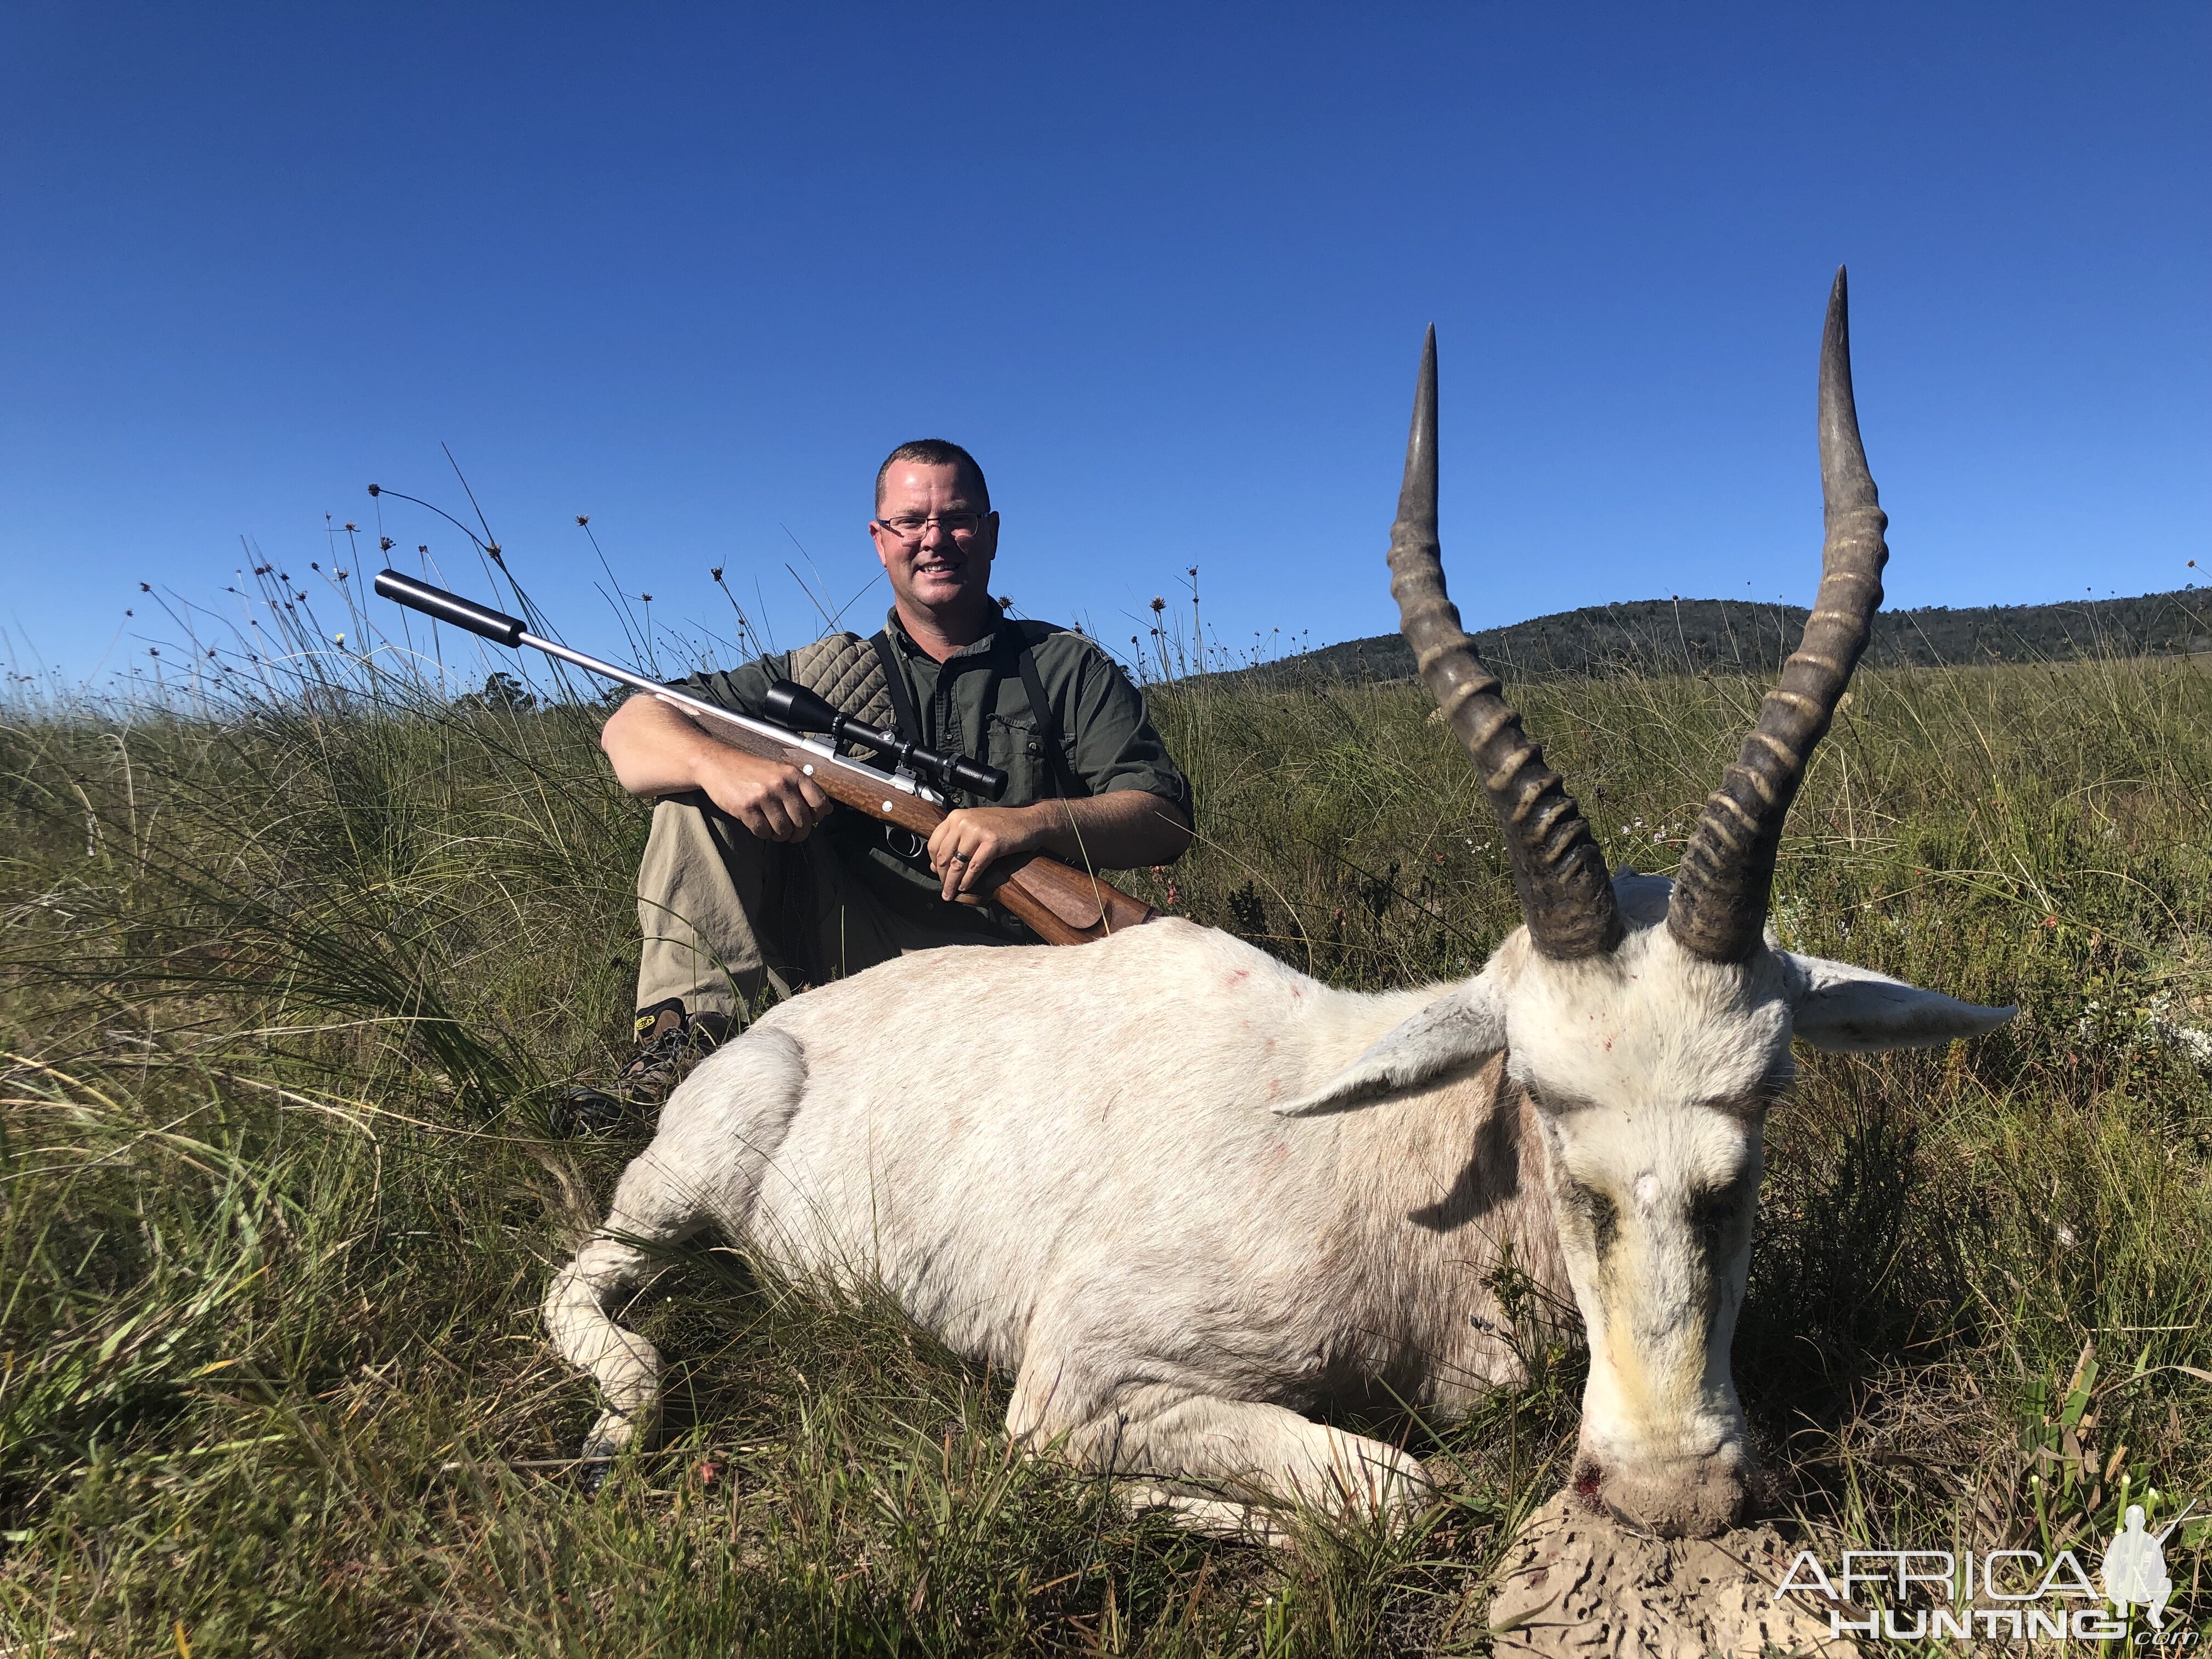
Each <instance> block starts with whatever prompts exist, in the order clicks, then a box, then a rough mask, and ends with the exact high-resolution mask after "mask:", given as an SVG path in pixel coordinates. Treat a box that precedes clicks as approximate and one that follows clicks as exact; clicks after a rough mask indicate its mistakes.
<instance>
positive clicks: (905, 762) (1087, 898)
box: [376, 570, 1158, 945]
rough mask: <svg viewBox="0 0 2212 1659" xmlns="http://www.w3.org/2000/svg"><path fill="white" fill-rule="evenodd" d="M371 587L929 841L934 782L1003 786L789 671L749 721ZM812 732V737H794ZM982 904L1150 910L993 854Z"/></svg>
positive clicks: (548, 644)
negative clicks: (680, 718)
mask: <svg viewBox="0 0 2212 1659" xmlns="http://www.w3.org/2000/svg"><path fill="white" fill-rule="evenodd" d="M376 591H377V592H379V593H380V594H382V595H383V596H384V597H385V598H386V599H393V600H396V601H398V603H399V604H401V605H405V606H406V607H407V608H408V609H409V610H410V611H421V612H422V614H423V615H424V616H426V617H433V618H435V620H437V621H439V622H443V623H452V624H453V626H454V627H456V628H465V629H467V630H468V631H469V632H470V633H471V634H476V635H481V636H482V637H483V638H484V639H487V640H489V641H492V642H493V643H495V644H496V645H504V646H507V647H511V648H512V647H520V646H528V647H531V649H532V650H533V651H542V652H544V653H545V654H546V655H547V656H549V657H556V658H558V659H560V660H561V661H562V662H565V663H571V664H574V665H575V666H576V667H578V668H580V669H582V670H584V671H586V673H591V674H596V675H598V676H599V678H602V679H609V680H612V681H614V682H615V683H616V684H620V685H627V686H629V687H630V688H631V689H632V690H638V691H642V692H644V693H645V694H646V695H647V696H652V697H657V698H659V700H660V701H661V702H665V703H666V704H668V705H669V707H671V708H678V709H681V710H682V711H683V712H684V714H689V715H690V716H691V717H692V718H693V719H695V720H707V721H710V722H712V723H713V729H714V735H715V736H716V737H718V738H720V739H721V740H722V741H723V742H725V743H727V744H730V745H731V746H732V747H733V748H737V749H742V750H744V751H745V752H746V753H747V754H749V755H756V756H758V757H760V758H761V759H763V760H770V761H777V762H780V763H782V764H784V765H786V766H795V767H797V768H798V769H799V770H800V771H801V772H803V773H804V774H805V775H807V776H808V777H810V778H811V779H813V780H814V782H815V785H816V787H817V788H819V789H820V790H821V791H822V793H823V794H825V795H827V796H829V799H832V800H834V801H836V802H837V803H838V804H839V805H842V806H849V807H851V808H852V809H853V810H854V811H857V812H865V813H866V814H867V816H868V817H872V818H880V819H881V820H882V821H883V822H884V823H892V824H896V825H897V826H898V827H899V828H900V829H904V830H906V831H908V833H909V834H912V835H915V836H920V837H921V838H922V839H923V840H925V841H927V839H928V838H929V835H930V832H931V831H932V830H933V829H936V828H937V826H938V825H939V824H940V823H943V822H944V821H945V816H946V813H947V811H948V809H947V807H946V805H945V795H944V793H941V792H943V791H945V790H948V789H964V790H967V791H969V793H974V794H978V795H981V796H983V797H984V798H985V799H989V800H996V799H999V797H1000V796H1001V795H1003V794H1005V793H1006V774H1005V773H1004V772H1001V771H1000V770H999V769H997V768H996V767H992V766H983V765H980V764H978V763H976V762H975V761H971V760H969V759H968V758H967V757H964V756H960V755H940V754H938V753H936V752H934V751H933V750H927V749H923V748H921V747H919V746H917V745H916V744H910V743H908V742H906V741H905V740H903V739H902V738H900V737H899V736H898V735H897V734H896V732H884V731H878V729H877V728H876V727H874V726H864V725H862V724H861V723H860V721H858V720H854V719H852V718H850V717H849V716H848V715H846V714H843V713H842V712H840V711H839V710H838V709H837V708H835V707H833V706H832V705H831V704H830V703H829V702H828V701H827V700H826V699H824V698H823V697H821V696H817V695H816V694H815V693H814V692H812V691H810V690H807V689H806V688H805V686H803V685H798V684H793V682H792V681H790V680H779V681H778V682H776V684H775V685H773V686H771V687H770V688H769V693H768V698H767V702H768V707H769V711H770V713H772V714H774V715H775V717H776V720H780V721H782V722H784V723H783V724H781V725H779V724H777V723H776V720H757V719H755V718H754V717H752V716H751V715H750V714H734V713H732V711H731V710H729V709H726V708H717V707H716V706H715V705H714V704H713V703H711V702H706V701H705V700H704V699H702V698H699V697H694V696H687V695H686V694H685V693H684V692H681V691H672V690H669V688H668V687H666V686H665V685H662V684H659V682H657V681H654V680H649V679H647V678H644V676H642V675H640V674H633V673H631V672H630V671H629V670H628V669H624V668H617V667H616V666H615V665H613V664H612V663H608V662H601V661H600V660H599V659H598V658H596V657H587V656H586V655H585V654H584V653H582V652H580V651H572V650H570V649H569V648H568V647H567V646H565V645H562V644H561V643H559V642H558V641H554V640H548V639H541V638H539V637H538V635H535V634H532V632H530V631H529V629H527V628H526V627H525V626H524V625H523V623H521V622H520V621H519V620H518V619H516V618H515V617H509V616H506V615H503V614H502V613H501V612H499V611H494V610H491V609H490V608H489V607H488V606H485V605H478V604H477V603H476V602H475V601H474V600H472V599H463V598H462V597H461V596H460V595H459V594H458V593H448V592H447V591H446V590H445V589H444V588H442V587H433V586H430V585H429V583H428V582H421V581H417V580H415V579H414V578H413V577H412V576H404V575H402V574H400V573H399V572H398V571H397V570H386V571H381V572H380V573H379V574H378V575H377V578H376ZM802 734H818V735H802ZM841 742H842V743H848V744H854V745H855V746H857V747H860V748H863V749H866V750H871V751H872V752H873V753H874V754H876V755H878V756H879V757H882V758H883V759H884V760H885V761H887V762H888V763H889V769H885V768H883V767H876V766H871V765H869V764H868V763H866V762H865V761H860V760H855V759H854V758H853V757H850V756H847V755H841V754H839V753H838V752H837V748H836V745H837V744H839V743H841ZM983 883H984V886H985V889H986V890H987V893H988V894H989V896H990V898H991V901H992V902H994V903H995V904H997V905H999V906H1000V908H1003V909H1004V910H1006V912H1007V913H1008V914H1009V915H1012V916H1014V917H1016V918H1017V919H1018V920H1019V921H1022V922H1023V923H1024V924H1025V925H1026V926H1027V927H1029V929H1030V932H1031V933H1035V934H1036V936H1037V937H1038V938H1039V939H1042V940H1043V941H1044V942H1045V943H1046V944H1048V945H1085V944H1088V943H1089V942H1090V941H1091V940H1092V939H1103V938H1104V937H1106V935H1108V934H1109V933H1115V932H1117V931H1119V930H1120V929H1121V928H1124V927H1135V926H1137V925H1138V924H1139V923H1140V922H1146V921H1151V920H1152V918H1153V917H1154V916H1155V915H1158V912H1157V911H1155V910H1154V909H1153V908H1152V907H1151V906H1150V905H1148V904H1146V902H1144V901H1143V900H1142V899H1138V898H1132V897H1131V896H1129V895H1128V894H1127V893H1124V892H1122V891H1121V890H1120V889H1118V888H1115V887H1110V886H1109V885H1108V884H1106V883H1105V882H1103V881H1101V880H1100V879H1099V878H1097V876H1096V875H1095V874H1093V873H1091V872H1090V871H1087V870H1078V869H1075V868H1073V867H1072V866H1068V865H1065V864H1062V863H1061V862H1060V860H1057V859H1051V858H1047V857H1045V856H1044V855H1043V854H1041V853H1037V854H1030V855H1029V856H1028V857H1026V858H1020V859H1011V860H999V861H997V862H995V863H994V864H993V865H992V866H990V867H989V868H988V869H987V870H986V871H985V872H984V873H983Z"/></svg>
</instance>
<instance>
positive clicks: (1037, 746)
mask: <svg viewBox="0 0 2212 1659" xmlns="http://www.w3.org/2000/svg"><path fill="white" fill-rule="evenodd" d="M1030 753H1031V754H1032V755H1042V753H1044V745H1043V744H1041V743H1039V742H1038V741H1037V740H1036V738H1030Z"/></svg>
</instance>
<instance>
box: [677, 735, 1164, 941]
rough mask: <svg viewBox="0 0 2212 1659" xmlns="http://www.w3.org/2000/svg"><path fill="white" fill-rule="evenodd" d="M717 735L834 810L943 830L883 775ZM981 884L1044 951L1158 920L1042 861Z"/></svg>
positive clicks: (1082, 876) (1006, 868)
mask: <svg viewBox="0 0 2212 1659" xmlns="http://www.w3.org/2000/svg"><path fill="white" fill-rule="evenodd" d="M656 695H659V694H656ZM664 701H665V702H668V703H669V704H670V706H671V707H672V708H676V709H678V711H679V712H681V713H683V714H685V715H687V716H691V717H693V718H696V714H694V711H693V710H692V709H691V708H688V707H687V706H686V705H685V704H684V703H682V702H677V700H676V699H674V698H673V697H666V698H664ZM774 729H775V728H773V727H770V728H769V730H774ZM714 737H715V738H716V739H717V740H719V741H720V742H723V743H726V744H730V745H731V746H732V748H737V749H742V750H744V751H745V752H746V753H747V754H749V755H756V756H758V757H760V758H761V759H763V760H770V761H778V762H781V763H783V764H784V765H787V766H795V767H797V768H798V769H799V770H800V771H801V772H804V773H805V775H807V776H809V777H811V778H812V779H813V780H814V782H815V786H816V787H817V788H819V789H820V790H821V791H822V793H823V794H825V795H827V796H829V799H832V800H834V801H836V803H837V804H838V805H841V806H846V807H849V808H851V809H852V810H853V811H856V812H863V813H866V815H867V816H868V817H872V818H878V819H881V820H882V821H883V822H884V823H891V824H896V825H897V826H898V827H899V828H900V829H904V830H906V831H907V832H908V833H909V834H911V835H915V836H921V839H922V840H924V841H927V840H928V839H929V837H930V834H931V832H932V831H933V830H934V829H936V828H937V826H938V825H939V824H940V823H944V822H945V817H946V813H945V808H943V807H942V806H939V805H936V804H934V803H933V802H931V801H927V800H923V799H920V798H918V797H916V796H914V795H910V794H908V793H906V792H905V791H903V790H900V789H890V788H886V787H884V784H883V781H882V775H881V774H879V773H877V772H875V771H873V770H872V769H870V768H867V767H864V766H858V765H853V764H849V763H846V762H845V761H843V760H842V759H838V758H834V757H825V756H824V755H823V754H822V753H821V751H820V750H817V749H814V748H811V747H807V746H805V745H802V744H800V743H799V740H798V738H796V737H793V738H792V739H791V740H790V741H789V742H787V743H786V742H781V741H779V740H778V739H777V738H774V737H768V736H763V734H762V732H760V731H759V730H757V729H756V723H753V722H748V723H747V724H745V725H744V726H738V725H735V724H718V725H717V726H715V728H714ZM983 884H984V887H985V889H986V890H987V892H988V893H989V896H990V899H991V902H993V903H994V904H996V905H998V906H999V907H1000V908H1001V909H1004V910H1006V912H1008V913H1009V914H1010V915H1012V916H1014V917H1015V918H1016V919H1017V920H1018V921H1020V922H1021V923H1022V924H1023V925H1024V927H1027V928H1028V929H1029V930H1030V932H1031V933H1035V934H1036V936H1037V937H1038V938H1039V939H1042V940H1043V941H1044V942H1045V943H1046V944H1047V945H1087V944H1089V943H1091V941H1092V940H1093V939H1103V938H1105V937H1106V936H1107V935H1108V934H1109V933H1118V932H1120V931H1121V929H1122V928H1124V927H1137V926H1139V925H1140V924H1141V923H1144V922H1147V921H1152V918H1153V917H1155V916H1156V915H1158V914H1159V913H1158V911H1157V910H1155V909H1153V908H1152V906H1151V905H1149V904H1146V902H1144V901H1143V900H1142V899H1140V898H1134V897H1132V896H1130V895H1129V894H1127V893H1125V892H1123V891H1121V889H1120V888H1118V887H1114V886H1111V885H1109V884H1108V883H1106V882H1105V881H1103V880H1102V879H1101V878H1099V877H1097V875H1095V874H1092V873H1091V872H1089V871H1085V870H1078V869H1076V868H1075V867H1073V866H1072V865H1066V864H1062V863H1061V862H1060V860H1058V859H1054V858H1048V857H1046V856H1045V855H1044V854H1042V853H1032V854H1030V855H1029V856H1027V857H1026V858H1020V859H1012V860H1006V861H1004V862H1000V863H994V864H993V865H992V866H990V867H989V868H988V869H987V870H986V871H985V872H983Z"/></svg>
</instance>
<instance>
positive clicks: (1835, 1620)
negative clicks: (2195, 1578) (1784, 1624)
mask: <svg viewBox="0 0 2212 1659" xmlns="http://www.w3.org/2000/svg"><path fill="white" fill-rule="evenodd" d="M2195 1507H2196V1506H2195V1504H2191V1505H2190V1508H2191V1509H2193V1508H2195ZM2188 1515H2189V1510H2188V1509H2185V1510H2182V1512H2181V1514H2179V1515H2178V1516H2175V1517H2174V1518H2173V1519H2172V1521H2170V1522H2167V1523H2166V1525H2165V1526H2164V1527H2162V1528H2160V1529H2159V1530H2158V1531H2156V1532H2152V1531H2150V1530H2148V1528H2147V1527H2146V1526H2145V1524H2144V1519H2143V1508H2142V1504H2130V1505H2129V1506H2128V1510H2127V1515H2126V1516H2125V1518H2124V1521H2123V1522H2122V1524H2121V1527H2120V1529H2119V1531H2118V1533H2116V1534H2113V1537H2112V1542H2111V1543H2110V1544H2108V1545H2106V1547H2105V1553H2104V1556H2103V1558H2102V1559H2100V1561H2099V1562H2098V1573H2097V1583H2091V1582H2090V1579H2089V1575H2088V1574H2087V1572H2086V1571H2083V1569H2082V1566H2081V1562H2080V1561H2079V1560H2078V1559H2076V1558H2075V1553H2074V1552H2073V1551H2072V1550H2060V1551H2059V1552H2058V1553H2057V1554H2056V1555H2053V1556H2051V1558H2049V1559H2047V1560H2046V1559H2045V1557H2044V1555H2043V1553H2042V1552H2041V1551H2039V1550H1989V1551H1985V1552H1983V1553H1975V1552H1973V1551H1971V1550H1969V1551H1966V1552H1963V1553H1954V1552H1953V1551H1950V1550H1847V1551H1845V1552H1844V1559H1843V1570H1842V1571H1839V1572H1837V1573H1833V1574H1831V1573H1830V1572H1829V1571H1828V1570H1827V1567H1826V1565H1825V1564H1824V1563H1823V1562H1822V1561H1821V1560H1820V1558H1819V1557H1818V1556H1816V1555H1815V1554H1814V1553H1813V1552H1812V1551H1810V1550H1802V1551H1800V1552H1799V1553H1798V1555H1797V1559H1796V1560H1794V1561H1792V1562H1791V1563H1790V1571H1789V1572H1788V1573H1787V1574H1786V1575H1785V1576H1784V1578H1783V1581H1782V1583H1781V1584H1780V1586H1779V1587H1778V1589H1776V1590H1775V1592H1774V1600H1776V1601H1780V1600H1781V1599H1782V1598H1783V1597H1784V1595H1789V1594H1791V1593H1792V1592H1795V1593H1796V1594H1798V1595H1817V1596H1820V1597H1821V1598H1822V1599H1824V1600H1826V1601H1827V1602H1829V1603H1830V1606H1829V1609H1828V1633H1829V1635H1830V1636H1832V1637H1836V1638H1842V1637H1845V1636H1865V1637H1881V1638H1887V1639H1888V1640H1890V1641H1893V1642H1912V1641H1923V1640H1939V1639H1948V1640H1954V1641H1969V1640H1972V1639H1975V1638H1979V1639H1981V1640H1983V1641H2001V1640H2010V1641H2015V1642H2036V1641H2054V1642H2063V1641H2068V1640H2071V1641H2075V1642H2126V1643H2128V1644H2130V1645H2131V1646H2148V1647H2153V1648H2191V1647H2194V1646H2195V1645H2196V1644H2197V1642H2198V1639H2199V1633H2198V1632H2196V1631H2193V1630H2189V1629H2186V1628H2184V1627H2183V1626H2182V1625H2181V1623H2180V1621H2179V1620H2178V1619H2174V1620H2169V1616H2168V1606H2167V1604H2168V1603H2169V1602H2170V1601H2171V1600H2172V1596H2173V1579H2172V1576H2171V1575H2170V1574H2169V1573H2168V1572H2167V1571H2166V1540H2167V1539H2168V1538H2170V1537H2171V1536H2172V1534H2173V1530H2174V1528H2177V1527H2179V1525H2180V1524H2181V1523H2182V1522H2183V1521H2184V1520H2185V1519H2186V1518H2187V1516H2188ZM1876 1594H1878V1595H1879V1596H1880V1598H1881V1601H1884V1602H1885V1603H1887V1605H1886V1606H1882V1607H1869V1605H1868V1602H1867V1598H1868V1597H1869V1596H1872V1595H1876ZM1916 1602H1917V1604H1918V1605H1915V1603H1916ZM2083 1602H2087V1604H2088V1605H2087V1606H2081V1605H2079V1604H2080V1603H2083ZM2137 1608H2140V1609H2141V1610H2142V1613H2143V1615H2144V1620H2145V1623H2144V1625H2143V1626H2141V1627H2138V1626H2136V1622H2135V1620H2133V1619H2132V1618H2131V1617H2130V1613H2131V1612H2132V1611H2133V1610H2134V1609H2137Z"/></svg>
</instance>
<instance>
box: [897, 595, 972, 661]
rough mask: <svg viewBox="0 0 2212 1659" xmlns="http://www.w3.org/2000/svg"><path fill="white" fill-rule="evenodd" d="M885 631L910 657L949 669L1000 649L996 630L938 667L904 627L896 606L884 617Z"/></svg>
mask: <svg viewBox="0 0 2212 1659" xmlns="http://www.w3.org/2000/svg"><path fill="white" fill-rule="evenodd" d="M884 632H885V633H887V634H889V635H890V637H891V642H892V643H893V644H895V645H896V646H897V647H898V648H899V649H900V650H901V651H902V652H903V653H906V654H907V655H908V656H909V657H919V658H920V659H921V660H922V661H924V662H927V663H931V664H933V665H937V659H935V658H933V657H932V656H931V655H930V654H929V653H927V651H924V650H923V649H922V648H921V647H920V646H918V645H916V644H915V642H914V639H913V636H912V635H909V634H908V632H907V631H906V629H905V627H904V625H903V624H902V623H900V621H899V613H898V607H897V606H896V605H893V606H892V607H891V608H890V614H889V615H888V616H887V617H884ZM998 643H999V631H998V629H992V630H991V631H990V632H989V633H987V634H986V635H983V637H982V638H981V639H980V640H976V641H972V642H970V643H969V644H967V645H963V646H962V647H960V648H959V649H958V650H957V651H956V652H954V653H952V654H951V656H949V657H947V658H946V659H945V661H944V663H943V664H941V665H939V666H943V667H948V668H949V667H951V665H953V664H954V663H957V662H963V661H966V660H967V659H969V658H977V659H981V658H984V657H987V656H989V655H990V654H991V653H992V652H993V651H994V650H995V649H997V648H998Z"/></svg>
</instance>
